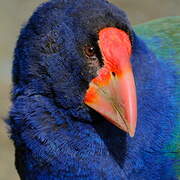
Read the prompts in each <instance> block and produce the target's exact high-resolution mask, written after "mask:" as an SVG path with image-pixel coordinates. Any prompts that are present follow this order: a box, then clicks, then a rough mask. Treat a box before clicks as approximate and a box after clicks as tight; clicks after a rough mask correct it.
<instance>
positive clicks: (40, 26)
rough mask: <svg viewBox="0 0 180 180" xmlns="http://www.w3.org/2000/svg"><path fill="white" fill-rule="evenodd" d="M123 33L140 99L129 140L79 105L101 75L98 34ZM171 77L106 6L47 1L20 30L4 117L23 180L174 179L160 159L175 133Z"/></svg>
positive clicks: (101, 1)
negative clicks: (91, 50)
mask: <svg viewBox="0 0 180 180" xmlns="http://www.w3.org/2000/svg"><path fill="white" fill-rule="evenodd" d="M111 26H113V27H118V28H120V29H122V30H124V31H126V32H127V33H128V34H129V36H130V38H131V41H132V46H133V53H132V57H131V62H132V65H133V71H134V75H135V81H136V86H137V95H138V125H137V131H136V135H135V137H134V138H130V137H129V136H128V135H126V134H125V133H124V132H122V131H121V130H119V129H117V128H116V127H114V126H113V125H111V124H109V123H108V122H106V121H105V120H104V118H103V117H101V116H100V115H99V114H98V113H96V112H95V111H93V110H92V109H90V108H88V107H87V106H86V105H85V104H84V103H83V98H84V94H85V92H86V90H87V88H88V84H89V82H90V81H91V80H92V78H94V77H95V76H96V72H97V70H98V69H99V68H100V67H101V63H102V59H101V55H100V54H99V56H98V58H97V62H96V66H92V65H90V64H89V60H88V58H87V57H86V56H85V55H84V53H83V48H84V46H86V45H93V46H95V47H96V50H97V52H98V51H99V48H98V43H97V41H98V35H97V32H98V31H99V30H100V29H102V28H104V27H111ZM174 84H175V73H174V69H173V67H171V66H170V65H167V64H166V63H163V62H161V61H159V60H157V58H156V57H155V55H154V54H153V53H152V52H151V51H150V50H149V49H148V48H147V46H146V45H145V44H144V42H143V41H142V40H140V39H139V38H138V37H137V36H136V34H135V33H134V32H133V30H132V27H131V25H130V24H129V21H128V19H127V16H126V15H125V13H124V12H123V11H122V10H120V9H118V8H116V7H115V6H113V5H112V4H110V3H108V2H107V1H105V0H86V1H84V0H52V1H50V2H48V3H45V4H43V5H42V6H41V7H39V8H38V10H37V11H36V12H35V13H34V14H33V15H32V17H31V18H30V20H29V22H28V23H27V25H26V26H25V27H24V28H23V29H22V31H21V34H20V37H19V40H18V42H17V47H16V50H15V58H14V64H13V91H12V94H13V95H12V101H13V105H12V108H11V112H10V121H9V124H10V126H11V131H12V139H13V141H14V143H15V147H16V167H17V170H18V172H19V174H20V177H21V178H22V179H27V180H32V179H37V180H45V179H48V180H49V179H53V180H56V179H58V180H59V179H132V180H135V179H138V180H139V179H150V180H151V179H163V180H165V179H176V178H175V176H174V172H173V170H172V168H171V166H172V161H173V160H172V159H169V158H168V157H166V152H163V148H164V146H165V144H166V143H167V142H168V141H169V140H170V138H171V133H172V130H173V127H174V123H173V119H174V118H175V117H176V109H175V108H173V107H174V104H173V102H174V101H173V96H172V94H173V93H174Z"/></svg>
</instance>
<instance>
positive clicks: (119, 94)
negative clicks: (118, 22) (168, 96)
mask: <svg viewBox="0 0 180 180" xmlns="http://www.w3.org/2000/svg"><path fill="white" fill-rule="evenodd" d="M99 47H100V50H101V53H102V56H103V60H104V66H103V67H102V68H101V69H100V70H99V72H98V76H97V77H96V78H94V79H93V80H92V81H91V83H90V85H89V89H88V90H87V92H86V95H85V99H84V102H85V103H86V104H87V105H88V106H90V107H91V108H93V109H94V110H96V111H97V112H99V113H100V114H101V115H103V116H104V117H105V118H106V119H107V120H109V121H110V122H111V123H113V124H114V125H115V126H117V127H119V128H120V129H122V130H124V131H126V132H128V133H129V134H130V136H134V133H135V128H136V119H137V102H136V88H135V83H134V76H133V72H132V67H131V63H130V56H131V42H130V40H129V37H128V35H127V34H126V33H125V32H124V31H122V30H120V29H117V28H113V27H109V28H105V29H102V30H101V31H100V32H99Z"/></svg>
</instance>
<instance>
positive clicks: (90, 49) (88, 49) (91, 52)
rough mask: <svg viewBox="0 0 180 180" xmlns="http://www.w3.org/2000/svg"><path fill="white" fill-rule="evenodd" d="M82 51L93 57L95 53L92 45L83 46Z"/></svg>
mask: <svg viewBox="0 0 180 180" xmlns="http://www.w3.org/2000/svg"><path fill="white" fill-rule="evenodd" d="M84 52H85V54H86V56H88V57H93V56H94V55H95V54H96V53H95V49H94V47H93V46H85V48H84Z"/></svg>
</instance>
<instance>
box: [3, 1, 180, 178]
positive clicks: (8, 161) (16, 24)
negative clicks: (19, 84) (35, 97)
mask: <svg viewBox="0 0 180 180" xmlns="http://www.w3.org/2000/svg"><path fill="white" fill-rule="evenodd" d="M41 2H44V0H39V1H38V0H0V180H18V176H17V173H16V171H15V168H14V149H13V146H12V143H11V142H10V141H9V140H8V137H7V128H6V127H5V124H4V123H3V118H4V117H6V115H7V111H8V109H9V106H10V101H9V93H10V87H11V81H10V79H11V63H12V56H13V49H14V47H15V42H16V40H17V37H18V34H19V30H20V28H21V25H22V24H23V23H25V22H26V21H27V18H28V17H29V16H30V15H31V14H32V12H33V11H34V9H35V7H37V6H38V4H40V3H41ZM111 2H113V3H115V4H117V5H118V6H119V7H121V8H122V9H124V10H126V12H127V13H128V16H129V19H130V21H131V22H132V24H137V23H143V22H146V21H148V20H151V19H155V18H159V17H164V16H175V15H180V0H112V1H111Z"/></svg>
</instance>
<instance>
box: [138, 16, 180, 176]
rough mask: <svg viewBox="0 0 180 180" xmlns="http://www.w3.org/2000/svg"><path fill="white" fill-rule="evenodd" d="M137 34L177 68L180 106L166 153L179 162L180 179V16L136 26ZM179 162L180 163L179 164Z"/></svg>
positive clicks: (160, 57) (179, 101)
mask: <svg viewBox="0 0 180 180" xmlns="http://www.w3.org/2000/svg"><path fill="white" fill-rule="evenodd" d="M134 29H135V32H136V33H137V34H138V35H139V36H140V37H141V38H142V39H143V40H144V41H145V42H146V44H147V46H148V47H149V48H150V49H151V50H152V51H153V52H154V53H155V54H156V56H157V58H158V59H159V60H164V61H167V62H169V63H173V64H174V65H175V67H176V68H177V83H176V85H177V87H176V94H175V99H176V104H177V106H178V112H177V119H175V120H174V121H176V127H175V129H174V132H173V139H172V141H171V142H169V144H168V145H167V147H165V149H166V151H168V152H172V153H170V154H168V155H171V156H174V157H175V158H176V160H177V163H175V169H176V170H177V174H178V176H179V177H180V16H176V17H167V18H162V19H158V20H154V21H150V22H147V23H144V24H140V25H136V26H135V27H134ZM178 161H179V163H178Z"/></svg>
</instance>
